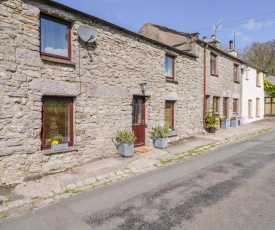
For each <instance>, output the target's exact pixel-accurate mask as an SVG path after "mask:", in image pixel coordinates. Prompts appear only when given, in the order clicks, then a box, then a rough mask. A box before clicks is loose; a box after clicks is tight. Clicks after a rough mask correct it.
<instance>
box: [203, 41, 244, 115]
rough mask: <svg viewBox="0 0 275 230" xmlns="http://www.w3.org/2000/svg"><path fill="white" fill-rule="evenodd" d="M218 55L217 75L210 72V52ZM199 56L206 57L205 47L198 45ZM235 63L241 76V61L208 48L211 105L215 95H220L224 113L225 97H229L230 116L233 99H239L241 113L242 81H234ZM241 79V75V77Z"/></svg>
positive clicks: (208, 86)
mask: <svg viewBox="0 0 275 230" xmlns="http://www.w3.org/2000/svg"><path fill="white" fill-rule="evenodd" d="M211 52H213V53H215V54H216V55H217V75H211V74H210V53H211ZM198 55H199V58H202V59H203V58H204V47H203V46H201V45H198ZM234 63H235V64H237V65H239V68H238V71H239V76H241V63H239V62H238V61H235V59H233V58H231V57H230V56H228V55H224V54H223V53H221V52H219V51H217V50H212V49H211V48H207V49H206V95H209V96H210V105H211V106H212V103H213V97H220V100H219V102H220V103H219V113H220V115H225V114H223V98H226V97H227V98H229V116H231V115H232V114H233V99H238V101H239V112H240V113H241V94H242V93H241V90H242V85H241V81H240V82H234ZM240 79H241V77H240Z"/></svg>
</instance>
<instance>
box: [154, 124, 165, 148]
mask: <svg viewBox="0 0 275 230" xmlns="http://www.w3.org/2000/svg"><path fill="white" fill-rule="evenodd" d="M152 139H153V140H154V147H155V148H161V149H163V148H166V147H167V146H168V128H167V127H165V126H159V125H158V126H157V127H153V128H152Z"/></svg>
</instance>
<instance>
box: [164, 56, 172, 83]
mask: <svg viewBox="0 0 275 230" xmlns="http://www.w3.org/2000/svg"><path fill="white" fill-rule="evenodd" d="M173 67H174V66H173V58H172V57H169V56H165V74H166V76H167V77H171V78H172V77H173Z"/></svg>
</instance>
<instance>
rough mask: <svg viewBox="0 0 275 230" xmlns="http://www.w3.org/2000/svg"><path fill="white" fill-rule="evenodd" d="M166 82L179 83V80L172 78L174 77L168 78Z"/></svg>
mask: <svg viewBox="0 0 275 230" xmlns="http://www.w3.org/2000/svg"><path fill="white" fill-rule="evenodd" d="M166 82H171V83H174V84H179V82H178V81H176V80H175V79H172V78H166Z"/></svg>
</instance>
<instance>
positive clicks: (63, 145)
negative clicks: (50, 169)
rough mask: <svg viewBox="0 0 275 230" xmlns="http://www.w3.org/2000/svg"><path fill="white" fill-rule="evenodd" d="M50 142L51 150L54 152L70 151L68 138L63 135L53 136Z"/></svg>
mask: <svg viewBox="0 0 275 230" xmlns="http://www.w3.org/2000/svg"><path fill="white" fill-rule="evenodd" d="M48 142H49V143H51V149H52V150H54V151H57V150H64V149H68V147H69V146H68V142H67V140H66V138H63V137H62V136H61V135H56V136H53V137H52V138H51V139H49V140H48Z"/></svg>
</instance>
